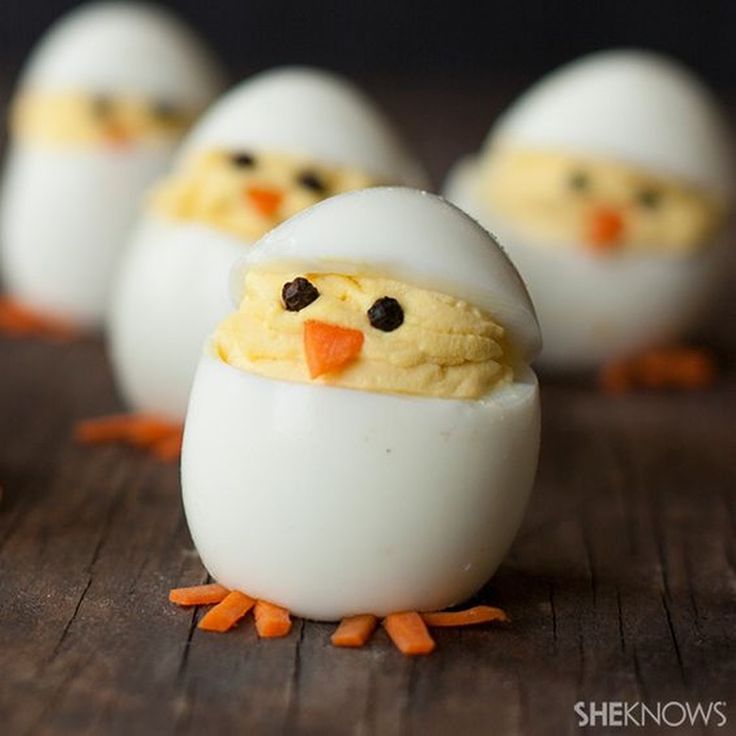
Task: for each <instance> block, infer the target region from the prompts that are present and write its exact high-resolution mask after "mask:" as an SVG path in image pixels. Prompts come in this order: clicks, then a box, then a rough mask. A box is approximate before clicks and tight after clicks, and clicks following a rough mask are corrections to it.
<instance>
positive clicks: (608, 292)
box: [445, 159, 726, 370]
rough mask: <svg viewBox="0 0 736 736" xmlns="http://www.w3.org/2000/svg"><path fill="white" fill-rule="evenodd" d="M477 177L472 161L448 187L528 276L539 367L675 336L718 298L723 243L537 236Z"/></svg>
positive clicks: (577, 363) (591, 361) (622, 353)
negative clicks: (670, 248)
mask: <svg viewBox="0 0 736 736" xmlns="http://www.w3.org/2000/svg"><path fill="white" fill-rule="evenodd" d="M476 183H477V168H476V165H475V163H474V161H472V160H470V159H466V160H464V161H461V162H460V163H459V164H458V165H457V166H456V167H455V169H454V170H453V171H452V172H451V173H450V176H449V177H448V180H447V184H446V189H445V192H446V194H447V196H448V197H449V198H450V199H452V200H453V201H454V202H456V203H457V204H458V205H460V206H461V207H463V208H464V209H466V210H467V211H468V212H469V213H471V214H473V215H474V216H476V217H478V218H479V219H480V220H481V221H482V222H484V223H485V224H486V226H487V227H488V228H489V229H491V230H493V231H494V233H495V234H496V235H497V236H498V237H499V238H500V240H501V242H502V243H503V245H504V247H505V248H506V250H507V252H508V254H509V255H510V256H511V259H512V260H513V261H514V263H515V265H516V266H517V268H518V269H519V271H520V272H521V274H522V275H523V278H524V280H525V281H526V283H527V286H528V287H529V291H530V293H531V296H532V300H533V302H534V306H535V308H536V311H537V316H538V317H539V322H540V325H541V328H542V336H543V340H544V349H543V350H542V353H541V355H540V356H539V359H538V363H539V365H541V366H547V367H549V368H552V369H560V370H585V369H590V368H594V367H596V366H598V365H600V364H602V363H605V362H607V361H610V360H613V359H616V358H621V357H626V356H629V355H632V354H635V353H637V352H638V351H642V350H645V349H646V348H649V347H653V346H656V345H659V344H662V343H667V342H669V341H672V340H676V339H678V338H681V337H682V336H683V335H684V334H685V333H686V332H687V330H689V329H690V328H692V327H693V326H694V325H695V324H696V323H697V321H698V318H699V317H701V315H702V313H703V311H704V310H705V308H706V307H707V305H708V303H709V302H710V301H711V299H712V294H713V292H714V291H715V289H716V286H717V284H718V281H719V274H720V272H722V270H723V265H724V258H725V254H726V249H725V247H724V245H725V244H724V243H723V242H720V241H718V242H714V243H711V244H710V245H708V246H706V247H704V248H703V250H702V251H699V252H696V253H693V254H690V255H684V256H677V255H667V254H665V255H658V254H656V253H623V254H613V255H611V256H610V257H601V256H596V255H594V254H591V253H589V252H588V251H587V250H585V249H583V248H582V247H581V246H580V245H579V244H557V245H550V244H548V243H542V242H535V241H534V239H533V238H530V237H529V236H528V235H522V234H520V233H519V232H518V230H517V229H516V228H514V226H513V225H512V224H511V223H509V222H508V221H507V220H505V219H504V218H503V217H501V216H499V215H498V214H496V213H494V212H493V211H492V210H491V209H490V208H489V207H488V206H487V205H484V204H483V203H481V202H480V199H479V197H477V196H476V194H475V184H476Z"/></svg>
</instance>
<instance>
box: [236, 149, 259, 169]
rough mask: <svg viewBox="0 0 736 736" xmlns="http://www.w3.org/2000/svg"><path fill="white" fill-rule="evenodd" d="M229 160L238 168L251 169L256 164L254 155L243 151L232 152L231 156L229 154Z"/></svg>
mask: <svg viewBox="0 0 736 736" xmlns="http://www.w3.org/2000/svg"><path fill="white" fill-rule="evenodd" d="M230 161H231V162H232V164H233V166H237V167H238V168H239V169H252V168H253V167H254V166H255V165H256V157H255V156H254V155H253V154H251V153H247V152H245V151H240V152H239V153H233V154H232V156H230Z"/></svg>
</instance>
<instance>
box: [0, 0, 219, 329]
mask: <svg viewBox="0 0 736 736" xmlns="http://www.w3.org/2000/svg"><path fill="white" fill-rule="evenodd" d="M222 84H223V77H222V73H221V71H220V69H219V67H218V64H217V63H216V62H215V60H214V59H213V57H212V56H211V54H210V52H209V51H208V50H207V49H205V48H204V46H203V45H202V43H201V41H200V40H199V39H198V38H196V37H195V36H194V35H193V33H192V32H191V31H190V30H189V29H188V28H186V27H185V26H184V25H183V24H182V23H181V22H180V21H179V20H178V19H177V18H176V17H174V16H173V15H171V14H170V13H169V12H168V11H165V10H163V9H159V8H155V7H153V6H148V5H139V4H134V3H100V4H93V5H84V6H82V7H81V8H78V9H76V10H74V11H73V12H71V13H69V14H68V15H66V16H64V17H62V18H61V19H60V20H59V21H58V22H57V23H56V24H55V25H54V26H52V28H51V29H50V30H49V31H48V33H47V34H46V35H45V36H44V37H43V38H42V39H41V41H40V42H39V44H38V46H37V48H36V50H35V51H34V53H33V54H32V55H31V57H30V60H29V61H28V64H27V66H26V68H25V70H24V72H23V73H22V75H21V77H20V81H19V83H18V86H17V90H16V93H15V97H14V100H13V103H12V110H11V120H10V145H9V149H8V151H7V159H6V163H5V172H4V180H3V194H2V205H1V208H2V209H1V214H0V217H1V218H2V225H1V227H2V235H1V237H2V267H3V276H4V281H5V285H6V288H7V289H8V291H9V293H10V295H11V297H13V298H15V299H16V300H18V301H19V302H21V303H22V304H24V305H25V306H27V307H30V308H31V309H36V310H39V311H40V312H44V313H48V314H52V315H54V316H55V317H58V318H61V319H63V320H66V321H68V322H71V323H74V324H76V325H78V326H80V327H94V326H97V325H98V324H99V323H100V321H101V320H102V318H103V315H104V313H105V309H106V305H107V302H108V298H109V288H110V284H111V280H112V276H113V271H114V268H115V264H116V261H117V256H118V254H119V251H120V249H121V247H122V245H123V243H124V242H125V239H126V236H127V234H128V232H129V229H130V226H131V224H132V222H133V219H134V216H135V214H136V211H137V209H138V207H139V204H140V200H141V198H142V195H143V193H144V192H145V190H146V189H147V188H148V186H150V184H151V183H152V182H153V181H154V179H155V178H156V177H157V176H159V175H160V174H161V173H162V171H163V170H164V169H165V167H166V165H167V163H168V161H169V159H170V157H171V155H172V153H173V151H174V150H175V147H176V145H177V144H178V142H179V140H180V138H181V136H182V135H183V133H184V132H185V131H186V129H187V128H188V127H189V125H190V124H191V123H192V122H193V120H194V119H195V118H196V116H197V115H198V114H199V113H200V112H201V111H202V109H203V108H204V107H205V106H206V105H207V104H208V103H209V101H210V100H211V99H212V98H213V97H214V96H215V95H216V94H217V93H218V92H219V90H220V89H221V88H222Z"/></svg>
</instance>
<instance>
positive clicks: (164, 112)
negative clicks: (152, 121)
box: [151, 100, 179, 123]
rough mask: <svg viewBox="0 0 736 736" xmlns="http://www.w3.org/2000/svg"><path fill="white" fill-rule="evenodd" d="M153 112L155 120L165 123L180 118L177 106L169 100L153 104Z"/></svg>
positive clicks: (157, 101)
mask: <svg viewBox="0 0 736 736" xmlns="http://www.w3.org/2000/svg"><path fill="white" fill-rule="evenodd" d="M151 112H152V113H153V116H154V117H155V118H158V120H161V121H163V122H165V123H169V122H172V121H174V120H176V119H177V118H178V117H179V110H178V109H177V107H176V105H174V104H172V103H171V102H168V101H167V100H156V101H154V102H152V103H151Z"/></svg>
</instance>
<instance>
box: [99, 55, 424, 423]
mask: <svg viewBox="0 0 736 736" xmlns="http://www.w3.org/2000/svg"><path fill="white" fill-rule="evenodd" d="M423 181H424V177H423V173H422V171H421V169H420V168H419V166H418V164H417V163H416V161H415V160H414V159H412V158H411V157H410V156H409V154H408V153H407V151H406V149H405V148H404V147H403V145H402V144H401V142H400V141H399V140H398V138H397V136H396V134H395V133H394V131H393V130H392V128H391V126H390V125H389V124H388V122H387V121H386V120H385V119H384V117H383V116H382V115H381V114H380V113H379V112H378V110H377V109H376V108H375V106H374V105H373V104H372V103H371V102H370V101H369V100H368V99H367V98H366V97H364V96H363V95H362V94H361V93H360V92H359V91H358V90H357V89H356V88H355V87H353V86H352V85H351V84H349V83H348V82H346V81H344V80H342V79H340V78H338V77H336V76H334V75H332V74H329V73H327V72H323V71H318V70H314V69H306V68H288V69H278V70H274V71H269V72H266V73H263V74H260V75H258V76H256V77H254V78H253V79H250V80H248V81H246V82H243V83H242V84H240V85H238V86H237V87H235V88H234V89H233V90H231V91H230V92H229V93H227V94H226V95H225V96H224V97H223V98H222V99H221V100H220V101H219V102H218V103H217V104H216V105H215V106H214V107H213V108H212V109H211V110H210V111H209V112H208V113H207V115H206V116H205V117H204V118H203V119H202V121H201V122H200V123H199V124H198V125H197V126H196V128H195V129H194V130H193V131H192V133H191V136H190V137H189V138H188V139H187V141H186V142H185V143H184V147H183V152H182V155H181V156H180V157H179V160H178V162H177V163H176V165H175V166H174V169H173V170H172V171H171V173H170V175H169V176H168V177H167V178H166V179H165V180H164V181H163V182H161V184H160V185H159V187H158V190H157V191H155V192H154V195H153V197H152V198H151V201H150V204H149V207H148V210H147V212H146V214H145V216H144V218H143V221H142V222H141V224H140V227H139V229H138V231H137V233H136V235H135V236H134V238H133V242H132V244H131V248H130V250H129V252H128V254H127V256H126V259H125V262H124V264H123V267H122V269H121V273H120V278H119V281H118V285H117V289H116V294H115V298H114V301H113V306H112V310H111V314H110V322H109V328H110V340H111V342H110V346H111V352H112V359H113V366H114V369H115V373H116V376H117V379H118V382H119V385H120V388H121V390H122V393H123V395H124V397H125V399H126V400H127V402H128V403H129V404H130V405H131V407H133V408H134V409H137V410H142V411H146V412H154V413H157V414H159V415H162V416H165V417H167V418H170V419H173V420H179V421H180V420H181V419H183V416H184V412H185V409H186V404H187V399H188V396H189V389H190V386H191V382H192V378H193V375H194V370H195V368H196V365H197V361H198V359H199V354H200V352H201V347H202V343H203V341H204V340H205V338H206V336H207V335H208V334H209V332H210V331H211V330H212V329H213V328H214V326H215V325H216V324H217V322H218V321H219V320H220V319H222V318H223V317H224V316H225V315H226V314H227V312H228V311H229V302H228V299H227V295H226V289H225V288H224V284H225V283H226V282H227V278H228V274H229V271H230V268H231V266H232V264H233V262H234V261H235V260H236V259H237V258H238V257H239V256H242V254H243V253H244V252H245V250H246V249H248V248H250V247H251V246H252V244H253V243H254V242H255V241H256V240H257V239H258V238H259V237H260V236H262V235H263V234H264V233H266V232H267V231H268V230H270V229H271V228H272V227H274V226H275V225H277V224H278V223H280V222H281V221H282V220H284V219H286V218H287V217H290V216H291V215H293V214H295V213H297V212H299V211H300V210H302V209H304V208H305V207H308V206H309V205H311V204H314V203H316V202H318V201H320V200H322V199H324V198H325V197H329V196H332V195H333V194H337V193H339V192H343V191H347V190H351V189H360V188H364V187H366V186H370V185H372V184H376V183H406V184H409V183H412V184H422V183H423Z"/></svg>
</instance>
